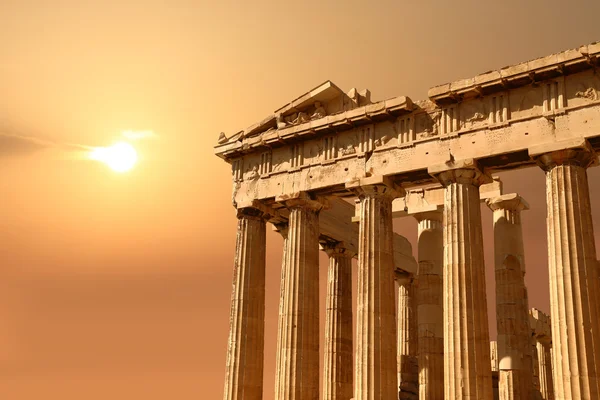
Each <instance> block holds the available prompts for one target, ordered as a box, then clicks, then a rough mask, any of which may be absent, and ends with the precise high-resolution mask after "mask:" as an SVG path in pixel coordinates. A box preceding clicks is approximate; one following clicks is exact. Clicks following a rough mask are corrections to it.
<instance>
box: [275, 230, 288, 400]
mask: <svg viewBox="0 0 600 400" xmlns="http://www.w3.org/2000/svg"><path fill="white" fill-rule="evenodd" d="M275 230H276V231H277V232H279V234H280V235H281V237H282V238H283V252H282V253H283V256H282V260H281V280H280V283H279V312H278V314H277V315H278V324H277V327H278V329H277V350H276V356H275V366H276V368H279V366H280V365H281V347H280V346H279V344H280V343H282V341H283V339H282V338H283V336H282V335H283V333H284V331H285V329H283V327H284V326H285V317H286V314H284V312H283V310H284V305H285V303H284V293H285V282H286V278H285V276H286V275H285V274H286V271H287V267H286V262H287V257H286V256H287V248H288V243H287V238H288V223H287V222H283V223H278V224H276V225H275ZM279 378H280V374H279V373H278V372H277V371H275V393H278V391H279Z"/></svg>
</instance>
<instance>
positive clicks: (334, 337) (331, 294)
mask: <svg viewBox="0 0 600 400" xmlns="http://www.w3.org/2000/svg"><path fill="white" fill-rule="evenodd" d="M323 250H324V251H325V252H326V253H327V255H328V256H329V270H328V273H327V298H326V310H325V349H324V352H323V353H324V363H323V399H324V400H347V399H350V398H351V397H352V393H353V391H354V387H353V373H354V371H353V368H352V365H353V362H354V360H353V357H352V257H353V256H354V254H353V253H351V252H349V251H348V249H346V248H345V247H344V244H343V243H333V244H328V245H324V246H323Z"/></svg>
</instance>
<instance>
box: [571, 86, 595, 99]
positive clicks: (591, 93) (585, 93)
mask: <svg viewBox="0 0 600 400" xmlns="http://www.w3.org/2000/svg"><path fill="white" fill-rule="evenodd" d="M575 97H579V98H580V99H587V100H589V101H596V100H598V91H597V90H596V89H594V88H591V87H589V88H587V89H585V90H579V91H577V92H575Z"/></svg>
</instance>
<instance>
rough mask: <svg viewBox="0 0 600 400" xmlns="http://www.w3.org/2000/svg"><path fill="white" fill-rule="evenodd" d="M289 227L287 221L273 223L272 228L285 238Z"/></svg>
mask: <svg viewBox="0 0 600 400" xmlns="http://www.w3.org/2000/svg"><path fill="white" fill-rule="evenodd" d="M289 227H290V226H289V223H288V222H287V221H285V222H279V223H276V224H273V230H274V231H275V232H277V233H279V234H280V235H281V236H283V238H284V239H287V235H288V230H289Z"/></svg>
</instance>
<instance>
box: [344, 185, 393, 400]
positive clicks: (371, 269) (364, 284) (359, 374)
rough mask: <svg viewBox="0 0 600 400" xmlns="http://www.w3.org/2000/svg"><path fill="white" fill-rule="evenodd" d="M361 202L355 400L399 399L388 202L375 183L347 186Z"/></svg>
mask: <svg viewBox="0 0 600 400" xmlns="http://www.w3.org/2000/svg"><path fill="white" fill-rule="evenodd" d="M347 187H349V188H351V189H353V190H355V192H356V193H357V194H358V197H359V200H360V228H359V251H358V293H357V323H356V372H355V381H354V385H355V387H354V400H379V399H381V400H383V399H385V400H387V399H390V400H391V399H397V398H398V377H397V371H396V368H397V364H396V348H397V344H396V316H395V308H396V307H395V304H394V303H395V301H394V258H393V241H392V234H393V231H392V199H393V198H394V197H395V196H397V195H398V192H397V191H396V190H395V188H394V185H393V184H391V183H389V182H388V181H387V180H386V179H382V178H380V177H373V178H364V179H361V180H360V181H358V182H355V183H352V184H347Z"/></svg>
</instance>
